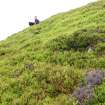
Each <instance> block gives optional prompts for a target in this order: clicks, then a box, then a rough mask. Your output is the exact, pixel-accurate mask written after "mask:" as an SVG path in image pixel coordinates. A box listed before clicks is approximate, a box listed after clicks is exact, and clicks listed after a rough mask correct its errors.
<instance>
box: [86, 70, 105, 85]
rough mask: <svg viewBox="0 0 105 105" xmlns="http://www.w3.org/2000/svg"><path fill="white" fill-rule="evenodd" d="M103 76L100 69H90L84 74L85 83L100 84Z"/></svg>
mask: <svg viewBox="0 0 105 105" xmlns="http://www.w3.org/2000/svg"><path fill="white" fill-rule="evenodd" d="M104 77H105V72H104V71H101V70H94V71H90V72H88V73H87V74H86V82H87V85H90V86H94V85H100V84H101V83H102V81H103V78H104Z"/></svg>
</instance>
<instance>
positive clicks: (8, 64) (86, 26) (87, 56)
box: [0, 0, 105, 105]
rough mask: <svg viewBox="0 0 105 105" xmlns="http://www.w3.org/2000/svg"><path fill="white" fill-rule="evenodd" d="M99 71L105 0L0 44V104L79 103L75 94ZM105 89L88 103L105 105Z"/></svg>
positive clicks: (103, 64) (104, 46) (104, 47)
mask: <svg viewBox="0 0 105 105" xmlns="http://www.w3.org/2000/svg"><path fill="white" fill-rule="evenodd" d="M90 49H91V50H90ZM97 68H98V69H100V70H104V69H105V1H104V0H100V1H98V2H95V3H90V4H88V5H87V6H84V7H81V8H77V9H75V10H72V11H68V12H66V13H60V14H57V15H55V16H52V17H50V18H49V19H47V20H45V21H43V22H41V23H40V24H38V25H35V26H32V27H29V28H27V29H25V30H23V31H22V32H19V33H16V34H14V35H12V36H10V37H8V38H7V39H6V40H4V41H1V42H0V105H77V103H78V102H77V99H76V98H75V97H73V96H72V93H73V91H74V90H75V89H76V88H77V87H79V86H80V85H81V84H82V85H84V84H85V80H84V78H85V75H86V73H87V72H88V71H90V70H94V69H97ZM104 90H105V82H104V81H103V83H102V84H101V85H98V86H95V87H94V95H95V97H94V99H93V100H92V102H91V103H90V102H89V101H88V100H86V102H84V103H83V105H105V91H104Z"/></svg>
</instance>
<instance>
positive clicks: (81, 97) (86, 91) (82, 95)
mask: <svg viewBox="0 0 105 105" xmlns="http://www.w3.org/2000/svg"><path fill="white" fill-rule="evenodd" d="M93 93H94V91H93V89H92V88H91V87H89V86H86V87H85V86H84V87H81V88H79V89H76V90H75V91H74V93H73V96H74V97H75V98H76V99H77V100H78V104H79V105H83V103H84V101H86V100H88V101H91V100H92V99H93V98H94V95H93Z"/></svg>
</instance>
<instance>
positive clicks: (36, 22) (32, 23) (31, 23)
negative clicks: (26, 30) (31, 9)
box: [29, 16, 39, 26]
mask: <svg viewBox="0 0 105 105" xmlns="http://www.w3.org/2000/svg"><path fill="white" fill-rule="evenodd" d="M34 24H39V20H38V19H37V16H35V22H29V25H30V26H32V25H34Z"/></svg>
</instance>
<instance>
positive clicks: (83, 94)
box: [72, 70, 105, 105]
mask: <svg viewBox="0 0 105 105" xmlns="http://www.w3.org/2000/svg"><path fill="white" fill-rule="evenodd" d="M104 77H105V71H102V70H92V71H89V72H87V74H86V78H85V80H86V82H87V84H86V86H81V87H80V88H77V89H76V90H74V92H73V94H72V95H73V96H74V97H75V98H76V99H77V100H78V104H79V105H84V102H85V101H88V102H90V101H92V100H93V99H94V86H95V85H100V84H102V81H103V79H104Z"/></svg>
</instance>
